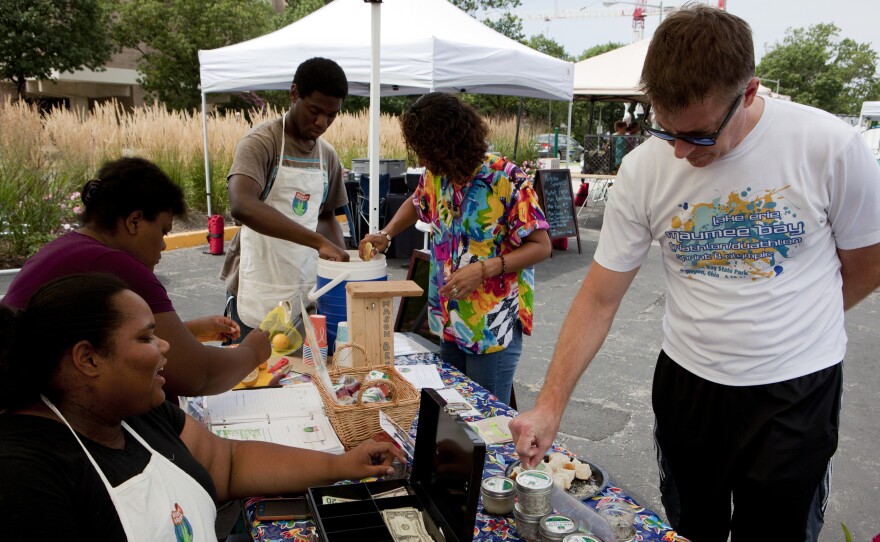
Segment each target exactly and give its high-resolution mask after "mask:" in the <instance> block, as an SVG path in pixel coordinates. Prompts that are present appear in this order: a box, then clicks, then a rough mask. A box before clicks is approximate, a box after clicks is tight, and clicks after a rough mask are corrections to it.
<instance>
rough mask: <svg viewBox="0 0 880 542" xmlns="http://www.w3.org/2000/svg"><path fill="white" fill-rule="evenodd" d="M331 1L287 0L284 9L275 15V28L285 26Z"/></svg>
mask: <svg viewBox="0 0 880 542" xmlns="http://www.w3.org/2000/svg"><path fill="white" fill-rule="evenodd" d="M329 3H330V2H329V0H287V1H286V2H285V4H286V5H285V6H284V11H282V12H281V13H280V14H279V15H277V16H276V17H275V21H274V24H273V26H274V27H275V28H284V27H285V26H287V25H289V24H291V23H295V22H296V21H298V20H300V19H302V18H303V17H305V16H306V15H308V14H309V13H312V12H313V11H317V10H319V9H321V8H322V7H324V6H325V5H327V4H329Z"/></svg>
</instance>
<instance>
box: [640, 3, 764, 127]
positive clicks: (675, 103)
mask: <svg viewBox="0 0 880 542" xmlns="http://www.w3.org/2000/svg"><path fill="white" fill-rule="evenodd" d="M754 74H755V46H754V43H753V41H752V29H751V28H750V27H749V24H748V23H747V22H745V21H744V20H742V19H740V18H739V17H737V16H735V15H731V14H730V13H727V12H726V11H722V10H720V9H717V8H713V7H708V6H704V5H694V4H687V5H685V6H683V7H682V8H681V9H680V10H678V11H676V12H674V13H672V14H671V15H670V16H669V17H668V18H667V19H666V20H665V21H663V22H662V23H661V24H660V26H659V27H658V28H657V31H656V32H655V33H654V37H653V38H652V39H651V44H650V45H649V46H648V54H647V56H646V57H645V65H644V66H643V68H642V78H641V81H640V86H641V89H642V91H643V92H644V93H645V94H646V95H647V96H648V98H649V99H650V100H651V103H652V104H654V105H655V106H659V107H660V108H661V109H663V110H664V112H668V113H672V114H675V113H679V112H681V111H682V110H683V109H685V108H687V107H689V106H691V105H693V104H696V103H699V102H702V101H704V100H705V99H707V98H709V97H712V96H719V97H720V98H722V99H724V100H725V101H726V100H728V99H730V100H731V101H733V100H734V99H735V98H736V95H737V94H739V93H740V92H742V91H743V89H744V88H745V87H746V85H747V84H748V82H749V79H750V78H751V77H753V76H754Z"/></svg>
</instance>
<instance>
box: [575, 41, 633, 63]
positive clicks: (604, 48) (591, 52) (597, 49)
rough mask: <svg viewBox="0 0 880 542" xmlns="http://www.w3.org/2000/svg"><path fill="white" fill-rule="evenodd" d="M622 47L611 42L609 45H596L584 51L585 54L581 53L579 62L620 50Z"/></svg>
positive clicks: (620, 44)
mask: <svg viewBox="0 0 880 542" xmlns="http://www.w3.org/2000/svg"><path fill="white" fill-rule="evenodd" d="M621 47H623V44H622V43H617V42H614V41H609V42H608V43H603V44H601V45H594V46H592V47H590V48H589V49H586V50H584V52H583V53H581V54H580V56H579V57H578V58H577V59H578V62H580V61H581V60H586V59H588V58H593V57H594V56H599V55H603V54H605V53H608V52H610V51H613V50H615V49H620V48H621Z"/></svg>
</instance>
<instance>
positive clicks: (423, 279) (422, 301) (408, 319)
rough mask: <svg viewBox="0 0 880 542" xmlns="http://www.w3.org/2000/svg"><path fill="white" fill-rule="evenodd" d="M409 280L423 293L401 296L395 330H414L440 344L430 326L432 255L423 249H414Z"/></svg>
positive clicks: (407, 277)
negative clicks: (429, 305) (429, 294)
mask: <svg viewBox="0 0 880 542" xmlns="http://www.w3.org/2000/svg"><path fill="white" fill-rule="evenodd" d="M406 279H407V280H412V281H415V283H416V284H418V285H419V286H421V287H422V295H420V296H413V297H401V298H400V307H398V309H397V320H396V321H395V322H394V331H402V332H412V333H416V334H418V335H421V336H422V337H424V338H426V339H428V340H429V341H431V342H432V343H435V344H440V338H439V337H438V336H437V335H434V334H433V333H431V329H430V327H429V326H428V284H429V282H430V280H431V256H430V254H428V253H427V252H425V251H423V250H413V251H412V256H411V257H410V261H409V271H408V272H407V274H406Z"/></svg>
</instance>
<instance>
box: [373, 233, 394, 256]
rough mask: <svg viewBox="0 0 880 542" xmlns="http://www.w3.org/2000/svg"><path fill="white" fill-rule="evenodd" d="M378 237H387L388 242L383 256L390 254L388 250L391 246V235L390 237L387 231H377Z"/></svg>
mask: <svg viewBox="0 0 880 542" xmlns="http://www.w3.org/2000/svg"><path fill="white" fill-rule="evenodd" d="M376 235H384V236H385V240H386V241H388V242H387V243H386V244H385V250H383V251H382V254H385V253H386V252H388V248H389V247H390V246H391V235H390V234H389V233H388V232H387V231H385V230H379V231H377V232H376Z"/></svg>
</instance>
